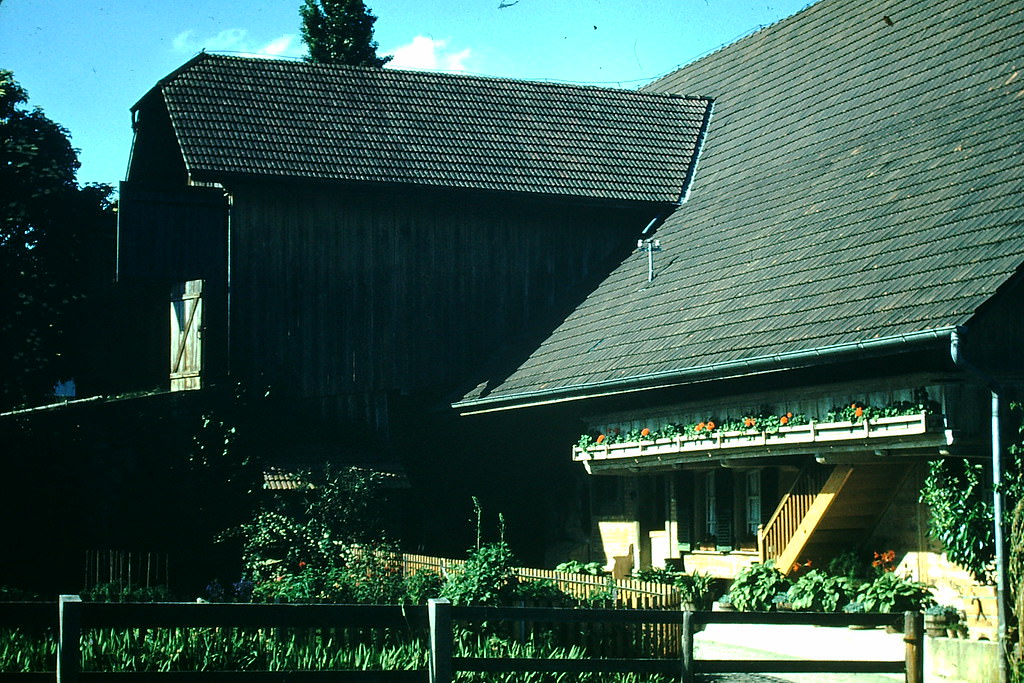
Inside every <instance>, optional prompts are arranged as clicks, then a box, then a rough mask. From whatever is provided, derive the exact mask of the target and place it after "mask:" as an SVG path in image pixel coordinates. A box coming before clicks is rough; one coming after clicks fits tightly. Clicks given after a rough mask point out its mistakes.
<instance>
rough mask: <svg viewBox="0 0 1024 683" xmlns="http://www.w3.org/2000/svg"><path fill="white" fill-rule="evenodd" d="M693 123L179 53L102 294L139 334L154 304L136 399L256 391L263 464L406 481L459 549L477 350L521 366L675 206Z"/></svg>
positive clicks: (516, 87)
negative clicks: (278, 432) (272, 435)
mask: <svg viewBox="0 0 1024 683" xmlns="http://www.w3.org/2000/svg"><path fill="white" fill-rule="evenodd" d="M710 110H711V103H710V101H709V100H708V99H706V98H701V97H688V96H682V95H674V94H662V93H646V92H626V91H621V90H612V89H602V88H593V87H579V86H570V85H556V84H546V83H529V82H519V81H511V80H502V79H490V78H477V77H467V76H453V75H439V74H432V73H412V72H402V71H396V70H381V69H369V68H352V67H345V66H324V65H314V64H308V63H302V62H294V61H275V60H266V59H243V58H237V57H224V56H215V55H209V54H202V55H199V56H197V57H196V58H194V59H193V60H191V61H190V62H188V63H187V64H185V65H184V66H182V67H181V68H180V69H178V70H177V71H175V72H174V73H172V74H170V75H169V76H168V77H167V78H165V79H163V80H162V81H160V82H159V83H158V84H157V85H156V86H155V87H154V88H153V89H152V90H151V91H150V92H148V93H147V94H146V95H145V96H144V97H143V98H142V99H141V100H140V101H139V103H138V104H137V105H136V106H135V107H134V109H133V120H134V128H135V142H134V145H133V149H132V156H131V162H130V167H129V172H128V178H127V181H126V182H125V183H123V184H122V186H121V194H120V197H121V203H120V213H119V234H118V278H119V282H121V283H122V284H123V285H124V286H125V287H136V288H140V291H146V292H150V293H154V294H153V297H154V300H153V309H154V310H161V311H165V312H164V313H163V316H164V317H163V319H162V320H161V322H160V323H159V324H160V325H166V323H165V322H163V321H164V320H167V318H168V314H167V313H166V311H167V309H168V305H169V304H168V300H169V298H170V301H171V303H170V315H169V318H170V327H169V329H168V330H167V334H165V338H166V339H167V340H168V341H167V344H166V345H161V346H159V347H156V346H155V347H154V348H153V349H152V350H151V351H152V352H151V354H150V356H149V360H148V362H147V363H146V364H145V365H144V367H142V366H140V368H139V383H140V384H143V385H145V383H146V382H149V381H152V380H153V378H157V379H158V381H160V382H161V383H162V384H163V385H164V386H165V387H168V388H170V389H172V390H179V389H180V390H199V391H204V390H207V389H210V388H214V389H216V387H218V386H225V385H233V384H234V383H242V384H243V385H245V386H247V387H249V388H252V389H263V388H264V387H268V388H270V390H271V391H272V392H273V393H274V395H275V396H276V397H277V399H278V400H279V401H281V402H283V403H285V404H287V405H288V406H289V413H288V415H289V418H288V419H289V420H291V421H294V422H293V423H292V424H291V425H290V428H289V425H285V427H284V432H285V435H284V437H283V438H282V439H281V440H279V441H278V442H275V443H274V444H273V448H274V449H275V452H274V453H273V454H272V458H276V459H279V460H282V461H284V462H289V461H291V462H301V463H309V462H310V461H313V460H316V461H322V460H324V459H327V460H334V461H337V462H358V463H372V464H373V465H374V466H377V467H381V468H386V469H391V470H401V471H406V472H408V473H409V476H410V478H411V479H412V480H413V482H412V483H413V485H414V488H418V489H426V490H434V489H436V488H437V487H441V490H444V491H446V492H447V494H448V499H449V500H450V499H451V498H454V497H456V494H454V493H453V491H459V494H458V495H457V501H458V502H457V504H456V505H455V506H453V505H450V504H449V503H447V502H446V503H445V504H444V505H440V506H438V505H437V501H436V500H431V499H430V498H426V499H425V500H424V501H423V505H424V506H426V507H433V508H437V509H439V510H440V511H442V512H446V513H448V514H452V515H454V521H452V522H451V523H450V524H449V523H441V522H436V523H432V524H434V526H436V527H438V534H439V535H443V534H444V533H446V531H445V530H446V528H450V527H451V526H452V525H454V524H457V525H458V526H459V527H464V528H465V529H466V530H467V531H471V529H469V527H470V524H469V523H468V521H467V519H468V518H467V516H466V515H465V514H463V513H462V510H463V509H464V508H467V509H468V506H469V505H470V497H471V496H472V495H483V494H484V492H485V491H486V490H487V488H488V487H491V488H493V489H495V490H497V491H505V490H507V488H508V487H507V474H506V473H505V472H503V471H502V470H504V467H505V466H498V465H496V464H495V463H493V462H491V461H490V458H491V457H494V455H495V454H494V451H493V447H492V446H488V445H484V446H482V447H481V446H480V445H479V443H475V444H471V443H469V441H468V440H466V439H464V438H461V437H463V436H465V431H466V428H465V427H464V426H462V425H461V424H458V423H456V422H454V421H453V419H452V415H451V409H450V407H449V404H450V402H451V400H452V398H453V396H458V395H460V392H461V390H462V389H464V388H465V387H467V386H471V385H472V384H474V383H475V381H476V378H477V377H479V372H478V370H479V368H480V367H481V366H482V365H484V361H485V359H487V358H488V356H489V355H491V354H492V353H493V352H494V350H495V349H497V348H504V347H507V346H509V345H516V344H521V343H526V344H527V345H528V348H532V346H529V343H530V342H532V341H534V340H539V339H540V338H542V337H543V334H545V333H546V331H548V330H550V329H552V328H553V327H554V325H556V324H557V323H558V322H559V321H560V320H561V319H563V318H564V317H565V315H566V314H567V313H568V312H569V311H570V310H572V308H573V306H575V304H576V303H578V302H579V301H580V300H581V299H582V296H584V295H585V294H586V292H587V291H589V289H592V288H593V286H594V285H596V283H597V282H598V281H600V279H602V278H603V277H604V276H606V275H607V273H608V272H610V270H611V269H612V268H613V267H614V266H615V264H616V263H617V262H619V261H620V260H622V259H623V258H624V257H626V256H628V254H629V253H630V252H631V250H632V248H633V245H634V244H635V242H636V240H637V236H638V235H639V234H640V233H641V232H642V231H643V230H644V229H645V228H652V227H653V226H654V225H656V224H657V222H658V221H659V220H661V219H662V218H664V216H666V215H667V214H668V213H670V212H671V211H672V210H673V209H674V207H675V206H676V205H677V204H678V203H679V202H680V201H681V199H682V198H683V196H684V195H685V193H686V192H687V190H688V188H689V184H690V182H691V179H692V176H693V172H694V169H695V166H696V157H697V151H698V149H699V144H700V140H701V138H702V136H703V134H704V131H705V129H706V127H707V125H708V121H709V117H710ZM168 359H169V360H168ZM573 429H575V427H573ZM481 451H483V452H482V453H481ZM467 468H468V469H469V470H473V471H474V474H473V475H472V476H471V475H468V474H466V470H467ZM527 469H529V468H527ZM530 471H532V472H533V474H531V475H530V477H531V478H530V479H524V480H523V486H525V487H527V488H530V489H532V488H534V483H533V481H532V478H533V477H535V476H536V473H537V470H536V469H532V470H530ZM481 478H484V479H489V480H490V481H489V482H483V483H480V482H479V481H478V480H480V479H481ZM458 482H463V483H462V484H459V483H458ZM424 495H427V494H424ZM431 495H432V494H431ZM504 504H505V500H502V501H501V502H497V503H495V504H494V505H491V506H490V508H491V509H490V512H491V513H492V514H496V513H498V512H500V511H501V509H500V508H499V509H495V508H496V507H497V506H503V505H504ZM454 510H458V512H454ZM418 516H419V515H418ZM423 523H424V524H431V522H423ZM532 526H533V527H534V528H535V527H536V526H537V525H536V524H535V525H532ZM523 533H524V534H525V533H526V532H525V531H524V532H523ZM530 537H531V538H534V539H536V538H537V534H536V532H535V531H531V532H530ZM464 548H465V544H464V543H463V541H461V540H460V541H458V545H456V549H458V550H460V551H461V550H462V549H464Z"/></svg>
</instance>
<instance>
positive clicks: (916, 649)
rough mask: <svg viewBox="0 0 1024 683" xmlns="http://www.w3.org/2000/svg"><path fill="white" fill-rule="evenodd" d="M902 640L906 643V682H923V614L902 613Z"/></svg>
mask: <svg viewBox="0 0 1024 683" xmlns="http://www.w3.org/2000/svg"><path fill="white" fill-rule="evenodd" d="M903 642H904V643H906V645H907V655H906V656H907V663H906V666H907V683H924V616H923V615H922V614H921V613H920V612H904V613H903Z"/></svg>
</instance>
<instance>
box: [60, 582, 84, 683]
mask: <svg viewBox="0 0 1024 683" xmlns="http://www.w3.org/2000/svg"><path fill="white" fill-rule="evenodd" d="M57 609H58V610H60V620H59V623H60V634H59V639H58V641H57V683H78V678H79V677H78V674H79V673H80V671H81V669H82V650H81V644H80V641H81V636H82V598H80V597H78V596H77V595H62V596H60V601H59V602H58V603H57Z"/></svg>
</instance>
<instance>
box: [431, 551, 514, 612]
mask: <svg viewBox="0 0 1024 683" xmlns="http://www.w3.org/2000/svg"><path fill="white" fill-rule="evenodd" d="M517 583H518V579H517V578H516V573H515V559H514V557H513V555H512V550H511V549H510V548H509V547H508V544H507V543H505V542H504V541H498V542H497V543H485V544H483V545H481V546H480V547H479V548H477V549H475V550H470V551H469V555H468V557H467V558H466V562H465V564H463V565H462V567H461V568H460V571H457V572H452V574H451V575H450V576H449V577H448V581H447V582H445V584H444V587H443V588H442V589H441V597H442V598H448V599H449V600H451V601H452V604H453V605H502V604H508V603H509V601H510V600H511V599H512V598H513V597H514V596H515V594H516V584H517Z"/></svg>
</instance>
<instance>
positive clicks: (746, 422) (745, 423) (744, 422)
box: [743, 417, 754, 427]
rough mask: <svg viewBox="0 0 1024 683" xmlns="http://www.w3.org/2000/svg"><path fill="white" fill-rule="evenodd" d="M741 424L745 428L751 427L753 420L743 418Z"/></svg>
mask: <svg viewBox="0 0 1024 683" xmlns="http://www.w3.org/2000/svg"><path fill="white" fill-rule="evenodd" d="M743 424H744V426H746V427H753V426H754V418H752V417H745V418H743Z"/></svg>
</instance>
